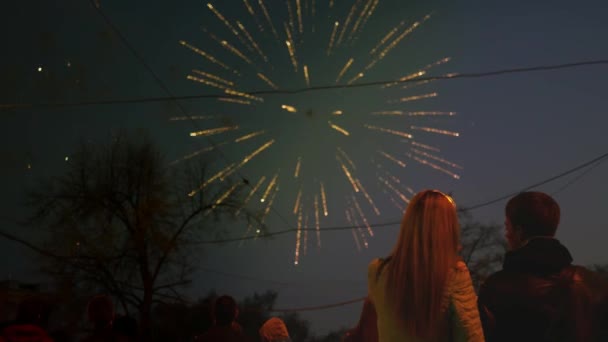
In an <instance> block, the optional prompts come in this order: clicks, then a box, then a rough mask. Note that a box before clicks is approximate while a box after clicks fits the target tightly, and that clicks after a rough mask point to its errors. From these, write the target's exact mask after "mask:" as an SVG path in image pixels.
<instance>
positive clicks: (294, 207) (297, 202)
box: [293, 189, 302, 215]
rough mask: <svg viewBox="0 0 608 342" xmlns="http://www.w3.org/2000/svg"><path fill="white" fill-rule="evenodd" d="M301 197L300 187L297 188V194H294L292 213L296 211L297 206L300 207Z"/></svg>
mask: <svg viewBox="0 0 608 342" xmlns="http://www.w3.org/2000/svg"><path fill="white" fill-rule="evenodd" d="M301 199H302V189H300V190H298V195H297V196H296V202H295V204H294V205H293V213H294V215H295V214H297V213H298V208H299V207H300V200H301Z"/></svg>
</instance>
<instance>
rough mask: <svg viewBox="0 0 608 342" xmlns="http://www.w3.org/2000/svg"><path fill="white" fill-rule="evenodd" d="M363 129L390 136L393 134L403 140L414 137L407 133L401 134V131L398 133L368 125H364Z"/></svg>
mask: <svg viewBox="0 0 608 342" xmlns="http://www.w3.org/2000/svg"><path fill="white" fill-rule="evenodd" d="M363 127H365V128H368V129H371V130H374V131H378V132H383V133H389V134H393V135H396V136H399V137H402V138H407V139H413V138H414V137H413V136H412V135H411V134H409V133H406V132H401V131H397V130H394V129H389V128H383V127H378V126H372V125H368V124H364V125H363Z"/></svg>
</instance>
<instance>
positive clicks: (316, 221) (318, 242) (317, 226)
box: [314, 195, 321, 248]
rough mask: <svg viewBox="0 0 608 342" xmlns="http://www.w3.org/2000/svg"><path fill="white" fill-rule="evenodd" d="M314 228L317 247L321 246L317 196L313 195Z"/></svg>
mask: <svg viewBox="0 0 608 342" xmlns="http://www.w3.org/2000/svg"><path fill="white" fill-rule="evenodd" d="M314 201H315V202H314V205H315V229H316V231H317V248H321V225H320V223H319V196H318V195H315V200H314Z"/></svg>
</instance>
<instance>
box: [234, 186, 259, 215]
mask: <svg viewBox="0 0 608 342" xmlns="http://www.w3.org/2000/svg"><path fill="white" fill-rule="evenodd" d="M265 180H266V176H262V177H261V178H260V180H259V181H258V182H257V183H256V184H255V186H254V187H253V188H252V189H251V191H250V192H249V194H248V195H247V197H245V200H244V201H243V204H242V205H241V207H240V208H239V209H238V210H237V211H236V215H238V214H239V213H240V212H241V209H243V208H244V207H245V205H246V204H247V203H249V201H250V200H251V198H252V197H253V195H254V194H255V193H256V191H258V189H259V188H260V186H262V184H263V183H264V181H265Z"/></svg>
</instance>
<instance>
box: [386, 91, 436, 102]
mask: <svg viewBox="0 0 608 342" xmlns="http://www.w3.org/2000/svg"><path fill="white" fill-rule="evenodd" d="M437 95H439V94H437V93H428V94H421V95H413V96H407V97H402V98H400V99H397V100H392V101H389V102H388V103H403V102H410V101H418V100H423V99H429V98H432V97H437Z"/></svg>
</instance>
